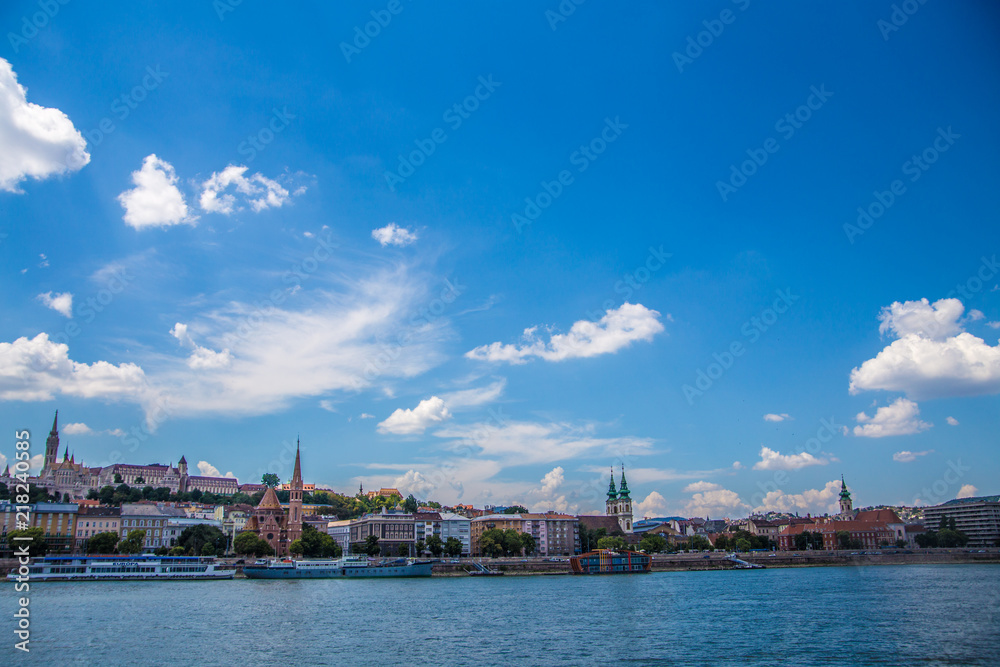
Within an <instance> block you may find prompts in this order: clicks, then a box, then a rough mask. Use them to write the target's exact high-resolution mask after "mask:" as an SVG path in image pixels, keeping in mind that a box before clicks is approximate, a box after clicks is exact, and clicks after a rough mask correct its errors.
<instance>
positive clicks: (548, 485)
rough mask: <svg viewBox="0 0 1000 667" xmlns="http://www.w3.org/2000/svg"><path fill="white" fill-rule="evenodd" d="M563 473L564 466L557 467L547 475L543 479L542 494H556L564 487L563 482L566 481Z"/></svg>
mask: <svg viewBox="0 0 1000 667" xmlns="http://www.w3.org/2000/svg"><path fill="white" fill-rule="evenodd" d="M563 472H564V471H563V469H562V466H556V467H555V468H553V469H552V470H550V471H548V472H547V473H545V476H544V477H542V493H544V494H546V495H551V494H553V493H555V492H556V491H557V490H558V489H559V487H561V486H562V485H563V482H565V481H566V477H565V475H563Z"/></svg>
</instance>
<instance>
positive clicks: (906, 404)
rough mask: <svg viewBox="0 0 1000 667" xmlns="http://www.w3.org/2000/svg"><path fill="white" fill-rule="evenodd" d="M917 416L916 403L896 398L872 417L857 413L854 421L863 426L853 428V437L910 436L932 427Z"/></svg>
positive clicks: (918, 411)
mask: <svg viewBox="0 0 1000 667" xmlns="http://www.w3.org/2000/svg"><path fill="white" fill-rule="evenodd" d="M919 416H920V408H919V407H917V404H916V403H914V402H913V401H911V400H909V399H906V398H897V399H896V400H895V402H893V403H892V404H891V405H885V406H883V407H881V408H879V409H878V410H877V411H876V412H875V415H874V416H872V417H869V416H868V415H866V414H865V413H864V412H859V413H858V416H857V417H856V419H857V421H858V423H859V424H863V426H855V427H854V435H856V436H858V437H862V438H884V437H886V436H892V435H911V434H913V433H920V432H921V431H926V430H927V429H929V428H930V427H931V426H933V424H928V423H927V422H924V421H920V419H919Z"/></svg>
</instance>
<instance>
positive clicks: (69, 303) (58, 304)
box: [38, 292, 73, 318]
mask: <svg viewBox="0 0 1000 667" xmlns="http://www.w3.org/2000/svg"><path fill="white" fill-rule="evenodd" d="M38 300H39V301H41V302H42V303H43V304H45V306H46V307H47V308H51V309H52V310H54V311H56V312H57V313H59V314H60V315H62V316H64V317H70V318H72V317H73V295H72V294H70V293H69V292H60V293H58V294H52V292H45V293H43V294H39V295H38Z"/></svg>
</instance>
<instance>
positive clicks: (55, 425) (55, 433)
mask: <svg viewBox="0 0 1000 667" xmlns="http://www.w3.org/2000/svg"><path fill="white" fill-rule="evenodd" d="M58 460H59V411H58V410H56V416H55V419H53V420H52V430H51V431H49V437H48V439H47V440H46V441H45V465H44V466H43V468H52V467H54V466H55V465H56V461H58Z"/></svg>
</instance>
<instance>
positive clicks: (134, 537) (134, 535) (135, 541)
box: [118, 528, 146, 554]
mask: <svg viewBox="0 0 1000 667" xmlns="http://www.w3.org/2000/svg"><path fill="white" fill-rule="evenodd" d="M145 542H146V531H144V530H142V529H141V528H140V529H139V530H130V531H129V533H128V536H127V537H126V538H125V539H124V540H122V541H121V542H119V543H118V553H120V554H141V553H142V548H143V546H144V545H145Z"/></svg>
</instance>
